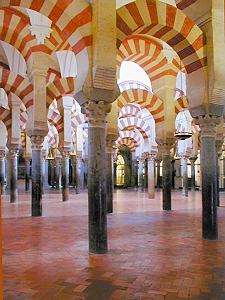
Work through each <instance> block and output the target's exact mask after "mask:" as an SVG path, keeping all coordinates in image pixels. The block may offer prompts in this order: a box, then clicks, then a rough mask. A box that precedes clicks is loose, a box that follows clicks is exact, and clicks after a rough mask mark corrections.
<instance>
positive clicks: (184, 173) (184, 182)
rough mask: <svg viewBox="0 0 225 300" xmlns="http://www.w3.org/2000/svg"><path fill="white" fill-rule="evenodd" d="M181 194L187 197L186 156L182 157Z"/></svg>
mask: <svg viewBox="0 0 225 300" xmlns="http://www.w3.org/2000/svg"><path fill="white" fill-rule="evenodd" d="M182 183H183V188H182V194H183V195H184V196H185V197H188V174H187V158H185V157H183V158H182Z"/></svg>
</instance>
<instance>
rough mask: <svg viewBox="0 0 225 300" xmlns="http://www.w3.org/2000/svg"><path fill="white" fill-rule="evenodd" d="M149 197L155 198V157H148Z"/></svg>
mask: <svg viewBox="0 0 225 300" xmlns="http://www.w3.org/2000/svg"><path fill="white" fill-rule="evenodd" d="M148 198H150V199H154V198H155V161H154V158H153V157H149V158H148Z"/></svg>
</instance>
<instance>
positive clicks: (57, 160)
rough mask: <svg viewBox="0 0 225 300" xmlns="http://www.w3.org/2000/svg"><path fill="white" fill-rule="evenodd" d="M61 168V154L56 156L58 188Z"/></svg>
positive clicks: (57, 187)
mask: <svg viewBox="0 0 225 300" xmlns="http://www.w3.org/2000/svg"><path fill="white" fill-rule="evenodd" d="M60 170H61V156H57V157H56V158H55V187H56V189H57V190H59V188H60V173H61V172H60Z"/></svg>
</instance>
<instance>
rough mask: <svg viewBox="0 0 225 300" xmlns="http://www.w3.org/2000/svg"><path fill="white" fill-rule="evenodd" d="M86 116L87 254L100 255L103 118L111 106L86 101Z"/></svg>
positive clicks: (103, 228)
mask: <svg viewBox="0 0 225 300" xmlns="http://www.w3.org/2000/svg"><path fill="white" fill-rule="evenodd" d="M85 108H86V112H87V116H88V123H89V127H88V218H89V251H90V252H91V253H98V254H103V253H106V252H107V250H108V246H107V203H106V116H107V113H109V112H110V109H111V105H110V104H108V103H105V102H103V101H99V102H95V101H89V102H88V103H87V104H86V106H85Z"/></svg>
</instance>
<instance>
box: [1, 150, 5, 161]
mask: <svg viewBox="0 0 225 300" xmlns="http://www.w3.org/2000/svg"><path fill="white" fill-rule="evenodd" d="M4 158H5V150H0V160H3V159H4Z"/></svg>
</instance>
